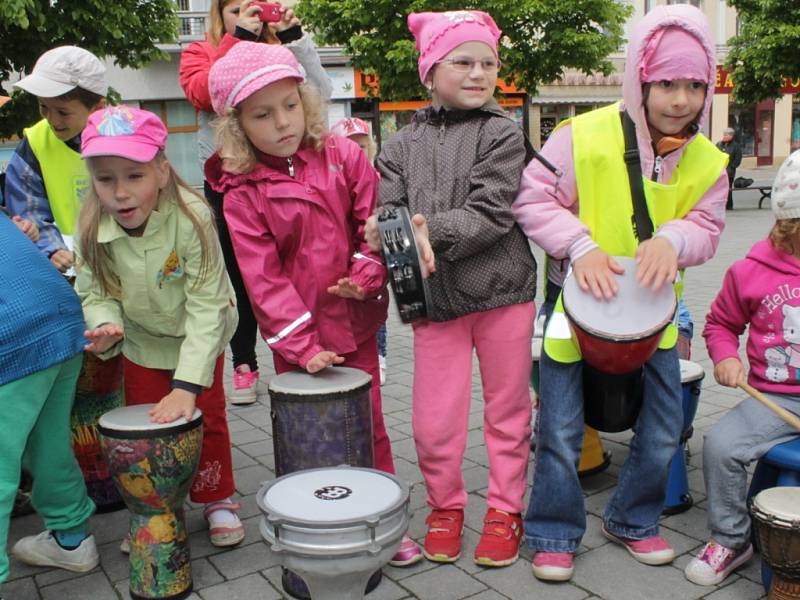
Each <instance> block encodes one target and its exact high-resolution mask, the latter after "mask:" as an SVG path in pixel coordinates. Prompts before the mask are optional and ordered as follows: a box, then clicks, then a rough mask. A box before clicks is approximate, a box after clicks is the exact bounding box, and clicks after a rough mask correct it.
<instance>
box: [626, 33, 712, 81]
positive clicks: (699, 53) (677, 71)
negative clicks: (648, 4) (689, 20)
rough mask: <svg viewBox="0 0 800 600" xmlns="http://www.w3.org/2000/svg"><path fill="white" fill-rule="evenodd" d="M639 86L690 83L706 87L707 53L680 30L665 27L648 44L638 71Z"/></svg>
mask: <svg viewBox="0 0 800 600" xmlns="http://www.w3.org/2000/svg"><path fill="white" fill-rule="evenodd" d="M639 79H640V81H641V82H642V83H649V82H653V81H674V80H675V79H693V80H697V81H704V82H706V83H709V82H710V81H711V76H710V74H709V68H708V53H707V52H706V50H705V48H704V47H703V44H702V43H701V42H700V40H699V39H697V37H696V36H694V35H693V34H691V33H690V32H688V31H686V29H684V28H683V27H665V28H663V29H659V30H658V31H656V32H655V33H654V34H653V35H652V36H651V37H650V39H649V40H648V42H647V45H646V46H645V49H644V54H643V55H642V64H641V66H640V67H639Z"/></svg>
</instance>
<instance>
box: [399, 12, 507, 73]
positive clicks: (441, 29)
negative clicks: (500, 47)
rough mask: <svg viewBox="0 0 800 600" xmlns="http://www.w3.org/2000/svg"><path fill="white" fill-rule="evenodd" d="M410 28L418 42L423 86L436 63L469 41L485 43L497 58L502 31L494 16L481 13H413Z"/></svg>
mask: <svg viewBox="0 0 800 600" xmlns="http://www.w3.org/2000/svg"><path fill="white" fill-rule="evenodd" d="M408 28H409V29H410V30H411V33H412V34H413V35H414V39H415V40H416V42H417V50H419V78H420V81H422V83H425V79H426V78H427V77H428V73H429V72H430V70H431V69H432V68H433V65H434V64H436V62H437V61H439V60H441V59H442V58H444V57H445V56H447V55H448V54H449V53H450V52H452V50H453V49H454V48H456V47H457V46H460V45H461V44H464V43H466V42H483V43H484V44H486V45H487V46H489V48H491V49H492V51H493V52H494V55H495V57H496V56H497V41H498V40H499V39H500V34H501V31H500V29H499V28H498V27H497V24H496V23H495V22H494V19H492V17H491V15H489V14H488V13H485V12H483V11H480V10H456V11H448V12H423V13H411V14H410V15H408Z"/></svg>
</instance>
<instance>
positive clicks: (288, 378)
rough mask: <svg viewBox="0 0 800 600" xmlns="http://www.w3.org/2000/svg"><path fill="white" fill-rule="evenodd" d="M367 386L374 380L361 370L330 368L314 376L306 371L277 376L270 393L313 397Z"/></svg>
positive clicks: (270, 387) (271, 385) (273, 380)
mask: <svg viewBox="0 0 800 600" xmlns="http://www.w3.org/2000/svg"><path fill="white" fill-rule="evenodd" d="M365 384H369V385H371V384H372V378H371V377H370V376H369V375H368V374H367V373H365V372H364V371H362V370H361V369H352V368H350V367H328V368H327V369H322V371H319V372H317V373H314V374H313V375H312V374H311V373H306V372H305V371H291V372H289V373H281V374H280V375H276V376H275V377H273V378H272V379H271V380H270V382H269V391H270V392H278V393H283V394H295V395H298V396H312V395H318V394H335V393H341V392H349V391H352V390H354V389H356V388H359V387H361V386H362V385H365Z"/></svg>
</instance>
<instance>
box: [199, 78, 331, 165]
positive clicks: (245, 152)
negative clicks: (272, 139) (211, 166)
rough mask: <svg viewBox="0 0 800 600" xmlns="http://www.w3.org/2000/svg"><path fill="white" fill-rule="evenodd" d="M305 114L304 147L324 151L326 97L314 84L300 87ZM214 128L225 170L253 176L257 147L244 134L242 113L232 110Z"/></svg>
mask: <svg viewBox="0 0 800 600" xmlns="http://www.w3.org/2000/svg"><path fill="white" fill-rule="evenodd" d="M297 91H298V92H299V93H300V102H301V103H302V105H303V114H304V115H305V121H306V133H305V135H304V136H303V140H302V142H301V143H300V145H301V146H304V147H306V148H312V149H314V150H316V151H317V152H321V151H322V147H323V146H324V144H325V134H326V133H327V129H326V127H325V117H324V116H323V115H324V113H323V109H322V96H320V93H319V91H317V88H315V87H314V86H313V85H310V84H308V83H301V84H299V85H298V86H297ZM212 126H213V127H214V133H215V135H214V137H215V141H216V146H217V148H218V149H219V155H220V157H221V158H222V164H223V169H224V170H225V171H227V172H229V173H249V172H250V171H252V170H253V169H254V168H255V166H256V163H257V162H258V160H257V159H256V153H255V148H253V144H251V143H250V140H249V139H248V138H247V136H246V135H245V133H244V130H243V129H242V125H241V123H240V122H239V110H238V109H237V108H229V109H228V110H227V111H226V112H225V114H224V115H222V116H221V117H219V118H217V119H216V120H215V121H214V122H213V124H212Z"/></svg>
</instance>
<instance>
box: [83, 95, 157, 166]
mask: <svg viewBox="0 0 800 600" xmlns="http://www.w3.org/2000/svg"><path fill="white" fill-rule="evenodd" d="M166 144H167V128H166V127H165V126H164V123H162V122H161V119H159V118H158V117H157V116H156V115H155V114H153V113H151V112H149V111H147V110H142V109H140V108H133V107H131V106H125V105H124V104H123V105H121V106H112V107H110V108H104V109H102V110H98V111H95V112H93V113H92V114H91V115H89V121H88V122H87V123H86V127H85V128H84V130H83V133H82V134H81V157H83V158H91V157H93V156H121V157H122V158H127V159H128V160H132V161H135V162H140V163H146V162H150V161H151V160H153V158H155V156H156V154H157V153H158V151H159V150H163V149H164V146H166Z"/></svg>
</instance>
